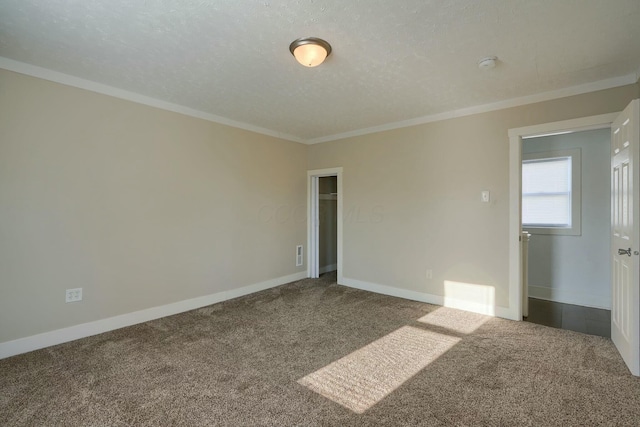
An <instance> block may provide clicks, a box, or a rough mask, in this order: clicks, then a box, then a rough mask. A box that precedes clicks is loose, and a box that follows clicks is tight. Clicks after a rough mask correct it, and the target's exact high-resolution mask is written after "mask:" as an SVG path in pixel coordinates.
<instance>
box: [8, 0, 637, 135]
mask: <svg viewBox="0 0 640 427" xmlns="http://www.w3.org/2000/svg"><path fill="white" fill-rule="evenodd" d="M639 22H640V0H606V1H605V0H536V1H532V0H446V1H444V0H348V1H345V0H340V1H338V0H297V1H293V0H289V1H277V0H261V1H249V0H246V1H238V0H226V1H225V0H218V1H215V0H209V1H205V0H174V1H169V0H146V1H132V0H46V1H43V0H0V56H2V57H5V58H8V59H11V60H15V61H20V62H23V63H26V64H32V65H36V66H39V67H43V68H46V69H50V70H54V71H57V72H60V73H65V74H68V75H71V76H75V77H79V78H82V79H86V80H90V81H93V82H97V83H102V84H105V85H109V86H112V87H115V88H118V89H124V90H127V91H130V92H134V93H137V94H141V95H145V96H148V97H151V98H155V99H158V100H162V101H166V102H170V103H173V104H177V105H181V106H185V107H189V108H191V109H194V110H198V111H201V112H203V113H207V114H211V115H215V116H220V117H223V118H226V119H230V120H233V121H235V122H239V123H243V124H246V125H248V126H251V127H253V128H262V129H263V130H268V131H267V133H268V132H269V131H271V132H272V133H276V134H281V135H284V136H285V137H288V138H290V139H293V140H300V141H310V142H314V141H318V140H325V139H329V138H330V137H332V136H335V135H340V134H345V133H350V132H354V131H358V130H362V129H368V128H373V127H379V126H381V125H385V124H389V123H394V122H400V121H405V120H411V119H416V118H420V117H424V116H431V115H436V114H440V113H443V112H449V111H454V110H459V109H464V108H467V107H472V106H477V105H483V104H488V103H495V102H498V101H503V100H507V99H512V98H518V97H524V96H528V95H532V94H536V93H540V92H547V91H554V90H559V89H563V88H567V87H572V86H577V85H583V84H587V83H592V82H596V81H600V80H604V79H611V78H615V77H621V76H627V77H629V76H631V75H637V72H638V70H639V69H640V24H639ZM304 36H315V37H321V38H324V39H326V40H327V41H329V42H330V43H331V45H332V46H333V53H332V55H331V56H330V57H329V58H328V59H327V61H326V62H325V63H324V64H323V65H321V66H319V67H317V68H305V67H302V66H300V65H299V64H297V63H296V62H295V60H294V58H293V57H292V56H291V54H290V52H289V49H288V48H289V43H291V41H293V40H294V39H297V38H299V37H304ZM488 55H497V56H498V57H499V59H500V61H499V64H498V66H497V67H496V68H495V69H493V70H480V69H478V67H477V62H478V60H480V59H481V58H483V57H485V56H488Z"/></svg>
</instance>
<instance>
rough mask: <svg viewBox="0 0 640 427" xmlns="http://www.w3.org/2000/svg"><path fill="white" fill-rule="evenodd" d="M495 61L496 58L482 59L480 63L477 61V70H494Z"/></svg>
mask: <svg viewBox="0 0 640 427" xmlns="http://www.w3.org/2000/svg"><path fill="white" fill-rule="evenodd" d="M497 61H498V57H497V56H487V57H486V58H482V59H481V60H480V61H478V68H480V69H481V70H489V69H491V68H495V66H496V62H497Z"/></svg>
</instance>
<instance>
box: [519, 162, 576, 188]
mask: <svg viewBox="0 0 640 427" xmlns="http://www.w3.org/2000/svg"><path fill="white" fill-rule="evenodd" d="M570 191H571V157H559V158H555V159H544V160H529V161H525V162H523V163H522V193H523V194H527V193H567V192H570Z"/></svg>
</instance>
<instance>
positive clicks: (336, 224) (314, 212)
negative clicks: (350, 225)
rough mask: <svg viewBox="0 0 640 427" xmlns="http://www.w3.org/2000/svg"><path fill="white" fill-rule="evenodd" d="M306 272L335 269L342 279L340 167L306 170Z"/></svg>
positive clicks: (313, 274)
mask: <svg viewBox="0 0 640 427" xmlns="http://www.w3.org/2000/svg"><path fill="white" fill-rule="evenodd" d="M307 176H308V201H307V206H308V208H307V231H308V238H307V247H308V251H307V275H308V277H310V278H318V277H319V276H320V274H323V273H327V272H330V271H336V274H337V282H338V283H339V284H340V283H342V168H332V169H318V170H311V171H308V172H307Z"/></svg>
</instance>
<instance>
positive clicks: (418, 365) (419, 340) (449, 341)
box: [298, 326, 460, 414]
mask: <svg viewBox="0 0 640 427" xmlns="http://www.w3.org/2000/svg"><path fill="white" fill-rule="evenodd" d="M458 341H460V338H455V337H451V336H448V335H443V334H439V333H435V332H431V331H426V330H424V329H419V328H415V327H412V326H403V327H402V328H400V329H398V330H396V331H394V332H392V333H390V334H388V335H386V336H384V337H382V338H380V339H379V340H376V341H374V342H372V343H371V344H369V345H367V346H365V347H362V348H361V349H359V350H356V351H354V352H353V353H351V354H349V355H348V356H345V357H343V358H342V359H339V360H337V361H335V362H333V363H331V364H330V365H327V366H325V367H324V368H322V369H319V370H318V371H316V372H314V373H312V374H309V375H307V376H306V377H304V378H301V379H300V380H298V383H299V384H301V385H303V386H305V387H307V388H309V389H310V390H312V391H314V392H316V393H318V394H320V395H322V396H324V397H326V398H328V399H331V400H333V401H334V402H336V403H339V404H340V405H342V406H344V407H346V408H348V409H350V410H352V411H353V412H356V413H358V414H361V413H363V412H364V411H366V410H367V409H369V408H371V407H372V406H373V405H375V404H376V403H377V402H379V401H380V400H382V399H383V398H384V397H385V396H387V395H389V394H390V393H391V392H393V391H394V390H395V389H397V388H398V387H399V386H401V385H402V384H403V383H404V382H405V381H407V380H408V379H410V378H411V377H413V376H414V375H415V374H417V373H418V372H420V370H422V369H424V368H425V367H426V366H428V365H429V364H430V363H431V362H433V361H434V360H436V359H437V358H438V357H440V356H441V355H442V354H444V353H445V352H446V351H447V350H449V349H450V348H451V347H453V346H454V345H455V344H456V343H457V342H458Z"/></svg>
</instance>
